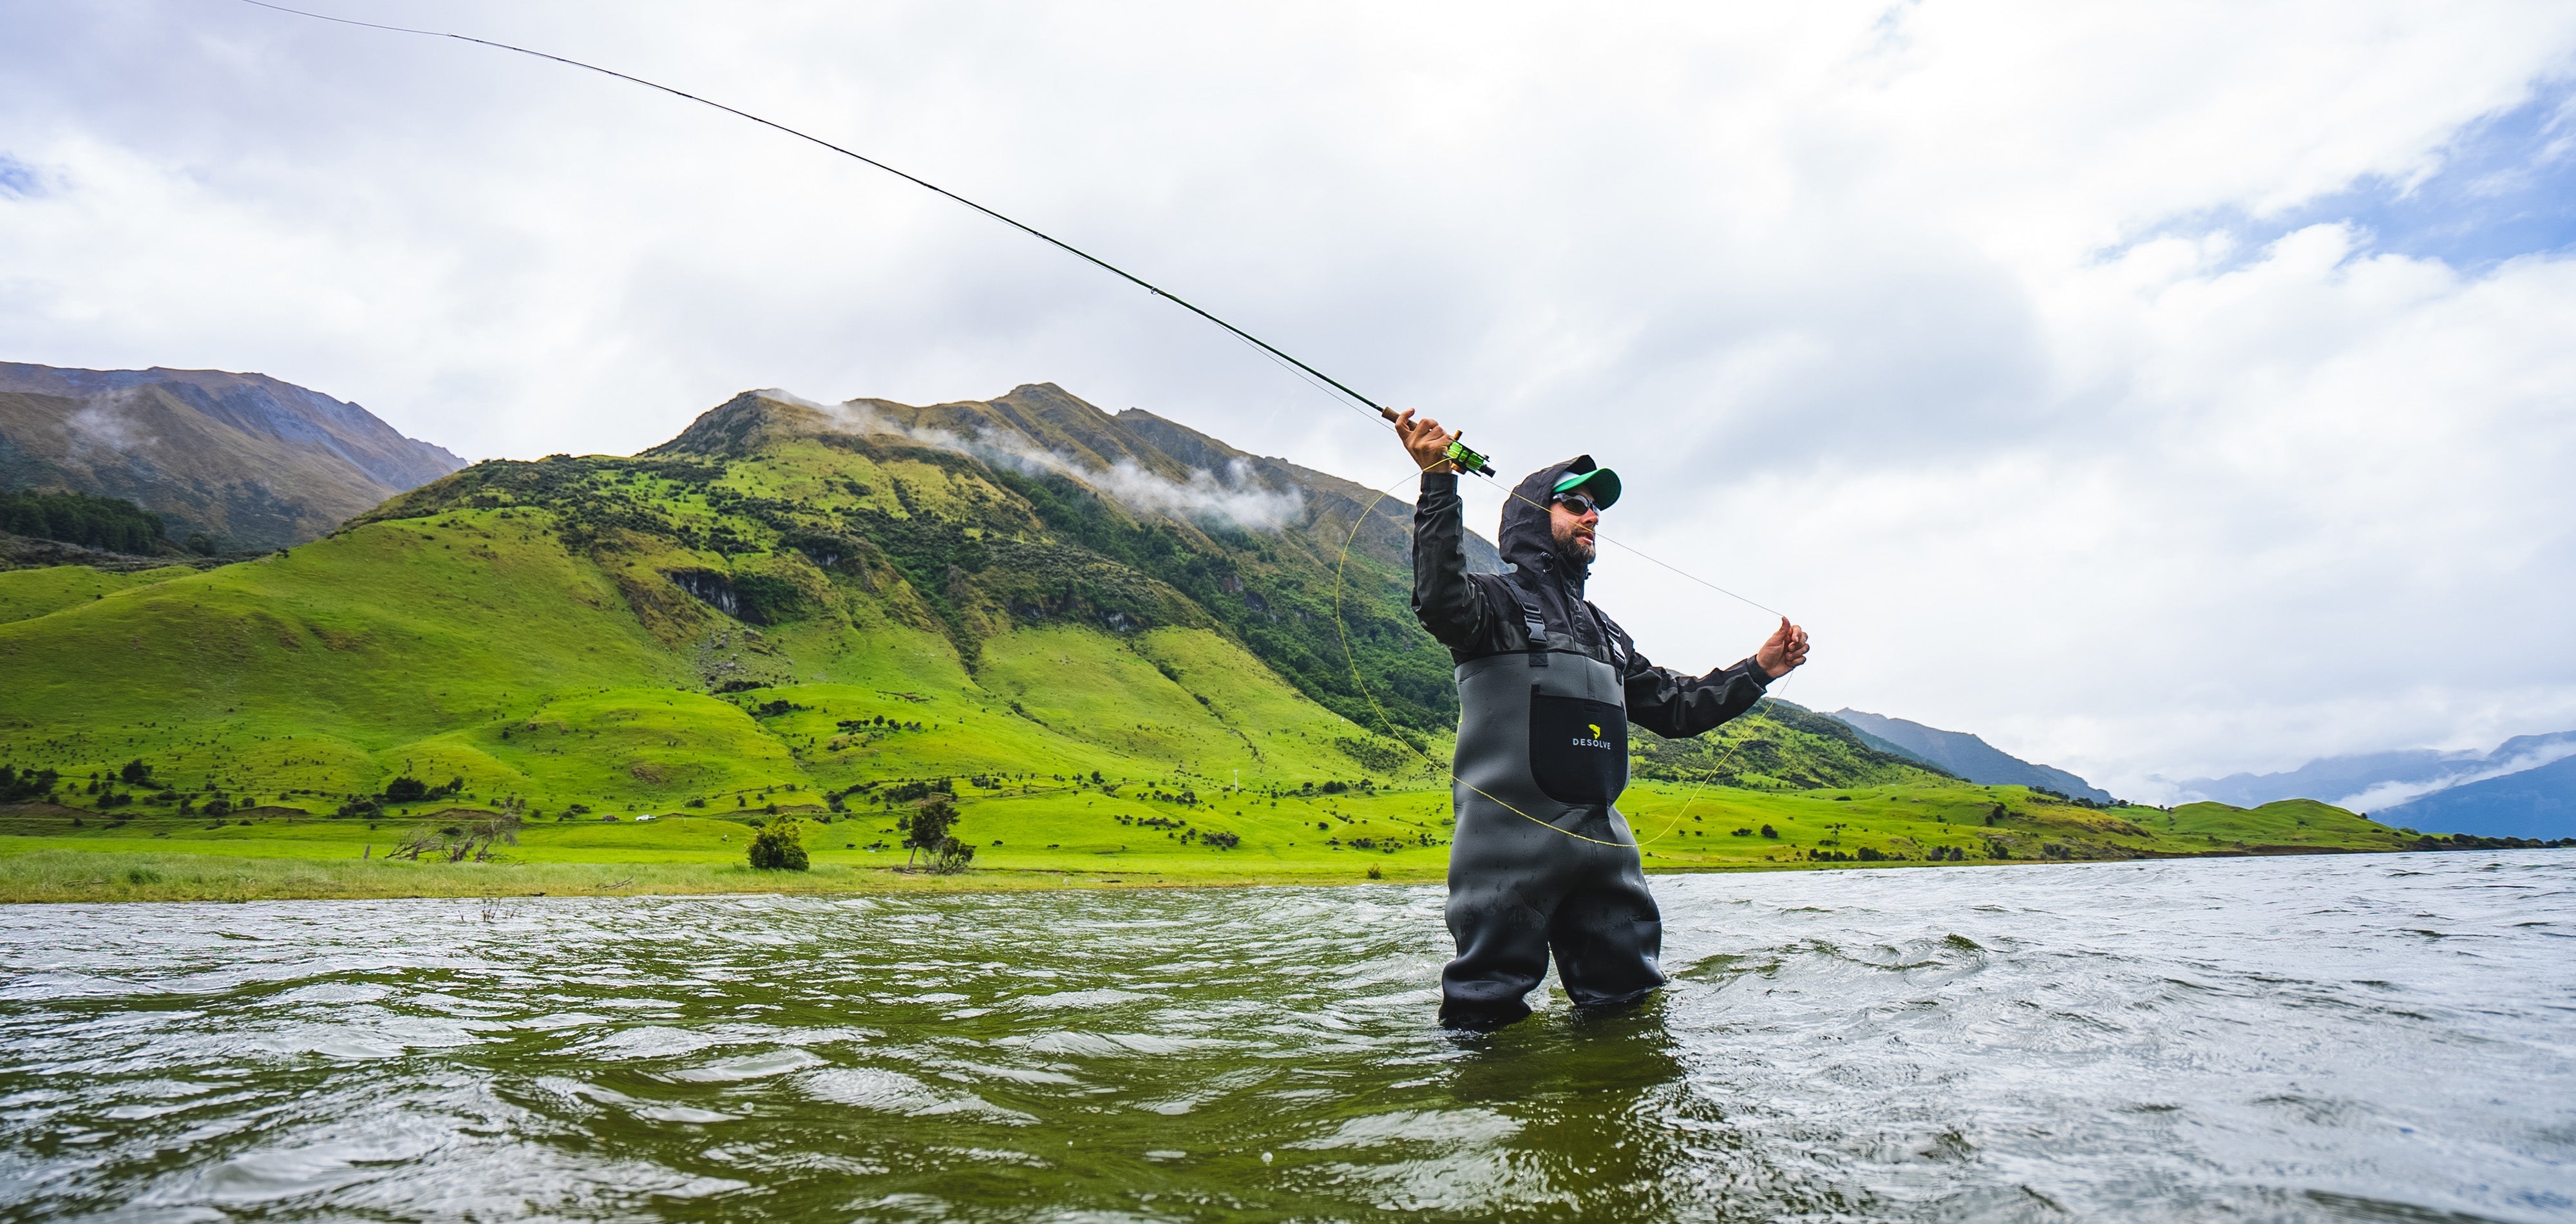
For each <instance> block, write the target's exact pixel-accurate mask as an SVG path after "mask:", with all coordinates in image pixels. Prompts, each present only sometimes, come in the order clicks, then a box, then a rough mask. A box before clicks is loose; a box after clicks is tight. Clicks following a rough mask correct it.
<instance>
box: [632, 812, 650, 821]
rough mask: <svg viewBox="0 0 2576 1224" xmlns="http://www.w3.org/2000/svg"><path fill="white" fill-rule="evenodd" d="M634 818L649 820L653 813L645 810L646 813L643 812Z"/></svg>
mask: <svg viewBox="0 0 2576 1224" xmlns="http://www.w3.org/2000/svg"><path fill="white" fill-rule="evenodd" d="M635 819H637V820H651V819H653V813H651V812H646V813H644V814H643V815H641V816H638V817H636V818H635Z"/></svg>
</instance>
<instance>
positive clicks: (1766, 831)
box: [1762, 825, 1780, 841]
mask: <svg viewBox="0 0 2576 1224" xmlns="http://www.w3.org/2000/svg"><path fill="white" fill-rule="evenodd" d="M1762 836H1764V837H1767V838H1770V839H1771V840H1773V841H1778V840H1780V830H1778V829H1775V828H1772V827H1771V826H1769V825H1764V826H1762Z"/></svg>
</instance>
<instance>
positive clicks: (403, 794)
mask: <svg viewBox="0 0 2576 1224" xmlns="http://www.w3.org/2000/svg"><path fill="white" fill-rule="evenodd" d="M428 797H429V784H428V783H426V782H423V781H421V780H420V779H418V778H396V779H394V780H393V781H391V782H387V783H385V802H387V803H418V802H420V801H421V800H422V799H426V798H428Z"/></svg>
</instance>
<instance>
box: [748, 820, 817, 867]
mask: <svg viewBox="0 0 2576 1224" xmlns="http://www.w3.org/2000/svg"><path fill="white" fill-rule="evenodd" d="M748 853H749V857H750V859H751V865H752V866H753V867H755V868H758V869H759V870H762V871H804V870H807V869H808V868H810V867H811V866H812V863H811V861H810V860H809V859H808V858H807V856H806V854H805V837H804V830H803V829H801V828H799V827H797V824H796V822H795V821H793V820H779V821H773V822H771V823H770V824H769V825H768V827H766V828H763V829H762V830H761V831H760V832H758V833H755V834H752V837H751V849H750V851H749V852H748Z"/></svg>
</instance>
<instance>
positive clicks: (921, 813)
mask: <svg viewBox="0 0 2576 1224" xmlns="http://www.w3.org/2000/svg"><path fill="white" fill-rule="evenodd" d="M898 825H899V827H901V828H902V829H903V831H904V838H903V848H904V851H905V854H904V856H903V861H904V864H905V865H906V866H910V865H911V863H912V861H913V859H914V857H915V856H917V855H918V854H920V853H921V852H922V851H924V850H927V851H929V852H930V853H931V854H933V855H937V856H941V857H945V852H946V848H947V845H948V843H949V842H950V841H951V840H953V839H951V838H950V837H949V836H948V831H949V830H950V829H953V828H956V827H957V801H956V800H954V799H951V798H949V797H948V796H946V795H934V796H932V797H930V798H929V799H926V800H923V801H922V802H921V804H920V805H918V806H916V807H914V808H913V809H912V814H911V815H909V816H906V817H904V818H903V819H902V820H901V821H900V822H898ZM966 853H967V857H969V858H972V857H974V851H973V849H971V848H970V849H968V850H967V852H966Z"/></svg>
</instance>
